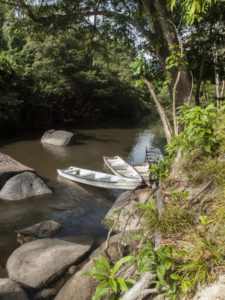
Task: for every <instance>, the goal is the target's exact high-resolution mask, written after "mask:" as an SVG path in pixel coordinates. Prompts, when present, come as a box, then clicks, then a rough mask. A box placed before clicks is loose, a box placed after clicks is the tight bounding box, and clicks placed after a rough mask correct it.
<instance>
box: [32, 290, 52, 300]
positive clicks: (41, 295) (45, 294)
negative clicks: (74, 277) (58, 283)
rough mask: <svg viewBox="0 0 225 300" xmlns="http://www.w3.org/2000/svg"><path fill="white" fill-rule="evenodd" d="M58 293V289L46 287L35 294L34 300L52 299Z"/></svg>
mask: <svg viewBox="0 0 225 300" xmlns="http://www.w3.org/2000/svg"><path fill="white" fill-rule="evenodd" d="M56 294H57V289H54V288H51V289H44V290H42V291H39V292H38V293H37V294H36V295H35V296H34V300H51V299H53V298H54V296H55V295H56Z"/></svg>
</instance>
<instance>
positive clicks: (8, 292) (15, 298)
mask: <svg viewBox="0 0 225 300" xmlns="http://www.w3.org/2000/svg"><path fill="white" fill-rule="evenodd" d="M0 299H1V300H28V297H27V295H26V293H25V292H24V290H23V289H22V288H21V287H20V286H19V284H18V283H16V282H14V281H13V280H11V279H9V278H0Z"/></svg>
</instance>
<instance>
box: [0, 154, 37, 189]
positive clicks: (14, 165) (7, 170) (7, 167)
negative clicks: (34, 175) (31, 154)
mask: <svg viewBox="0 0 225 300" xmlns="http://www.w3.org/2000/svg"><path fill="white" fill-rule="evenodd" d="M25 171H30V172H34V169H31V168H29V167H27V166H25V165H23V164H21V163H19V162H18V161H16V160H15V159H13V158H11V157H10V156H8V155H6V154H3V153H0V189H1V188H2V187H3V186H4V184H5V183H6V181H7V180H8V179H9V178H11V177H13V176H15V175H17V174H19V173H22V172H25Z"/></svg>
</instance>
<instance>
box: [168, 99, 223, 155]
mask: <svg viewBox="0 0 225 300" xmlns="http://www.w3.org/2000/svg"><path fill="white" fill-rule="evenodd" d="M216 117H217V109H216V107H215V106H214V105H213V104H210V105H208V106H207V107H206V108H202V107H200V106H188V105H184V106H181V107H180V108H179V116H178V117H177V119H178V122H179V124H180V125H181V126H183V127H184V130H183V131H182V132H181V133H180V134H179V135H178V136H175V137H173V138H172V139H171V143H170V144H169V145H168V146H167V152H168V154H169V156H170V157H172V156H174V154H175V153H176V152H177V151H178V149H181V150H184V153H185V154H187V155H188V154H190V153H191V152H192V151H194V150H195V151H196V150H197V149H199V151H200V153H201V154H202V155H212V154H216V151H217V150H218V147H219V142H220V136H218V135H216V133H215V128H216Z"/></svg>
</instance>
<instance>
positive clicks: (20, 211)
mask: <svg viewBox="0 0 225 300" xmlns="http://www.w3.org/2000/svg"><path fill="white" fill-rule="evenodd" d="M40 137H41V135H40V136H37V135H26V136H18V137H17V138H14V139H8V140H1V141H0V152H2V153H4V154H7V155H10V156H11V157H13V158H14V159H16V160H18V161H19V162H21V163H23V164H25V165H27V166H29V167H31V168H34V169H35V170H36V172H37V174H38V175H39V176H40V177H42V178H43V179H44V181H45V182H46V184H47V185H48V186H49V187H50V188H51V189H52V190H53V193H52V194H50V195H44V196H38V197H32V198H30V199H26V200H22V201H15V202H10V201H3V200H0V262H3V263H5V262H6V260H7V258H8V257H9V255H10V254H11V253H12V251H13V250H14V249H16V248H17V247H18V243H17V242H16V233H15V231H16V230H18V229H22V228H25V227H28V226H31V225H33V224H35V223H38V222H41V221H44V220H48V219H52V220H55V221H57V222H59V223H61V224H62V225H63V227H62V230H61V231H60V233H59V234H58V235H57V236H58V237H63V238H66V239H68V240H73V238H74V237H77V236H83V235H85V236H92V237H93V238H94V239H95V241H96V242H99V241H100V240H101V239H102V238H105V237H106V234H107V231H106V229H105V228H104V226H103V224H102V220H103V218H104V216H105V215H106V213H107V211H108V210H109V208H110V207H111V206H112V203H113V201H114V200H115V199H116V197H118V196H119V194H120V193H121V192H120V191H114V190H104V189H98V188H94V187H89V186H84V185H79V184H76V183H74V182H70V181H68V180H66V179H63V178H60V177H59V176H58V175H57V172H56V169H57V168H67V167H69V166H71V165H74V166H79V167H82V168H88V169H93V170H99V171H102V170H104V165H103V160H102V156H103V155H106V156H113V155H119V156H121V157H123V158H124V159H125V160H126V161H128V162H130V163H139V162H140V163H141V162H144V160H145V148H146V147H149V146H152V145H153V146H156V147H159V148H161V150H163V146H164V145H165V138H164V135H163V130H162V127H161V125H160V123H153V124H151V125H148V126H145V127H141V128H116V127H113V128H106V129H102V128H101V129H80V130H78V137H77V140H76V143H75V144H74V145H70V146H66V147H62V146H51V145H43V144H41V143H40Z"/></svg>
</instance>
